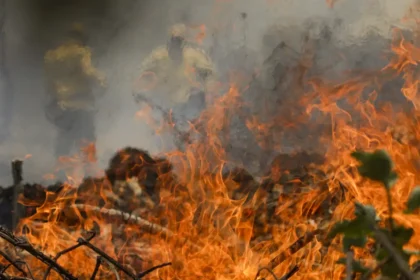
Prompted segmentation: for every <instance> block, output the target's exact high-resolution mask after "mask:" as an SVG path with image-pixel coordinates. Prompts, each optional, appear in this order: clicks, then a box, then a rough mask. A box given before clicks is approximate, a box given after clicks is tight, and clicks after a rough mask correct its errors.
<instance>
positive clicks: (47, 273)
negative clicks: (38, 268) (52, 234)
mask: <svg viewBox="0 0 420 280" xmlns="http://www.w3.org/2000/svg"><path fill="white" fill-rule="evenodd" d="M94 237H95V233H94V232H92V233H91V236H89V237H88V238H87V240H88V241H90V240H92V239H93V238H94ZM81 246H83V244H80V243H77V244H75V245H73V246H71V247H69V248H67V249H65V250H63V251H61V252H58V253H57V255H56V256H55V257H54V259H53V260H54V261H55V262H57V261H58V259H59V258H60V257H61V256H62V255H64V254H67V253H69V252H71V251H73V250H76V249H77V248H79V247H81ZM51 268H52V267H51V266H48V268H47V271H46V272H45V274H44V277H43V279H44V280H46V279H47V277H48V275H49V274H50V272H51Z"/></svg>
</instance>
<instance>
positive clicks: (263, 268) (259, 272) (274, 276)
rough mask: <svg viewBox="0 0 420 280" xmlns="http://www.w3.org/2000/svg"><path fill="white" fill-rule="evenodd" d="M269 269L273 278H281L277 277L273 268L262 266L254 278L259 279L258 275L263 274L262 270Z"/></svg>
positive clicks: (276, 279)
mask: <svg viewBox="0 0 420 280" xmlns="http://www.w3.org/2000/svg"><path fill="white" fill-rule="evenodd" d="M264 270H265V271H267V272H268V273H269V274H270V275H271V276H273V278H274V279H275V280H279V279H278V278H277V276H276V275H275V274H274V272H273V271H272V270H271V269H269V268H268V267H261V268H260V269H259V270H258V272H257V275H255V278H254V280H257V279H258V277H259V276H260V274H261V272H263V271H264Z"/></svg>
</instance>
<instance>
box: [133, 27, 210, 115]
mask: <svg viewBox="0 0 420 280" xmlns="http://www.w3.org/2000/svg"><path fill="white" fill-rule="evenodd" d="M185 33H186V27H185V25H183V24H178V25H175V26H173V27H172V28H171V29H170V39H169V41H168V43H167V45H164V46H159V47H157V48H156V49H154V50H153V51H152V52H151V54H150V55H149V56H148V57H146V59H145V60H144V61H143V63H142V65H141V69H140V73H141V74H140V76H139V78H138V79H137V80H136V81H135V85H134V95H135V97H136V98H137V99H138V100H141V99H143V98H147V99H148V100H153V101H155V102H157V103H159V104H160V105H163V106H164V107H169V108H174V107H178V108H180V107H185V106H183V105H187V104H190V103H192V104H190V105H191V106H194V107H200V108H201V109H202V108H203V107H204V106H205V100H206V98H209V96H208V95H210V94H211V92H212V91H214V89H215V77H214V74H215V69H214V66H213V63H212V61H211V59H210V58H209V57H208V56H207V54H206V53H205V52H204V51H203V50H201V49H200V48H199V47H198V46H194V45H193V44H190V43H187V42H186V41H185ZM206 95H207V96H206Z"/></svg>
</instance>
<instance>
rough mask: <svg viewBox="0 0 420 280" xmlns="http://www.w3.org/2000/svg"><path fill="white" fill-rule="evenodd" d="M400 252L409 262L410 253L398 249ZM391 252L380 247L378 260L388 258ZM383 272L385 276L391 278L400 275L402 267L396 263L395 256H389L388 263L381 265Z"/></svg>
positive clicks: (377, 255) (377, 254)
mask: <svg viewBox="0 0 420 280" xmlns="http://www.w3.org/2000/svg"><path fill="white" fill-rule="evenodd" d="M397 250H398V252H399V253H400V255H401V257H402V259H403V260H404V261H406V262H407V263H408V261H409V259H410V255H409V254H407V253H405V252H404V251H403V250H401V249H397ZM389 257H390V256H389V253H388V251H387V250H386V249H384V248H381V247H380V248H378V250H377V253H376V259H377V260H378V261H382V260H384V259H386V258H389ZM381 274H382V275H383V276H387V277H390V278H391V279H397V277H398V275H399V274H400V269H399V268H398V265H397V264H396V263H395V261H394V259H393V258H389V261H388V262H387V263H386V265H383V266H381Z"/></svg>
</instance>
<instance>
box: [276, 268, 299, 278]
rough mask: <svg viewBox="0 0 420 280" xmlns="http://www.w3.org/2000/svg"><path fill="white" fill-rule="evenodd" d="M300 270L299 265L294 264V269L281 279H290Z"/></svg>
mask: <svg viewBox="0 0 420 280" xmlns="http://www.w3.org/2000/svg"><path fill="white" fill-rule="evenodd" d="M298 270H299V267H298V266H297V265H295V266H293V267H292V269H291V270H290V271H289V272H287V273H286V275H284V276H283V277H282V278H280V280H288V279H290V278H291V277H292V276H293V275H295V273H296V272H298Z"/></svg>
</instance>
